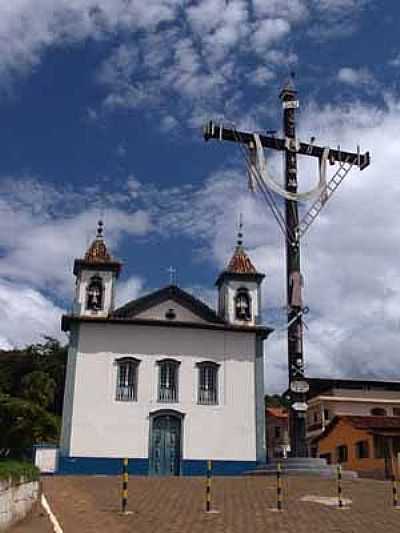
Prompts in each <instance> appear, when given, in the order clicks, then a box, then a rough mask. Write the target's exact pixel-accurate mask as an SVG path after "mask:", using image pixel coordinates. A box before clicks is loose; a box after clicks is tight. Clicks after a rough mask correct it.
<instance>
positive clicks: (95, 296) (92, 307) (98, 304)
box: [73, 220, 122, 317]
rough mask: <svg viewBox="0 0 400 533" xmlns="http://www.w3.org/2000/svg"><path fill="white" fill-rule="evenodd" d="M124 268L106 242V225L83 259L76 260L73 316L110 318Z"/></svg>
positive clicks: (98, 232) (100, 228) (100, 224)
mask: <svg viewBox="0 0 400 533" xmlns="http://www.w3.org/2000/svg"><path fill="white" fill-rule="evenodd" d="M121 267H122V264H121V263H120V262H118V261H115V260H114V259H113V258H112V257H111V255H110V254H109V252H108V250H107V246H106V244H105V242H104V239H103V222H102V221H101V220H99V222H98V226H97V235H96V238H95V240H94V241H93V242H92V244H91V245H90V246H89V248H88V250H87V252H86V254H85V257H84V258H83V259H75V262H74V274H75V276H76V292H75V298H74V308H73V314H74V315H75V316H76V315H78V316H92V317H106V316H108V314H109V313H110V312H111V311H112V310H113V308H114V293H115V283H116V280H117V278H118V276H119V273H120V271H121Z"/></svg>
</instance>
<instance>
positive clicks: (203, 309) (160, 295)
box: [111, 285, 224, 324]
mask: <svg viewBox="0 0 400 533" xmlns="http://www.w3.org/2000/svg"><path fill="white" fill-rule="evenodd" d="M167 300H174V301H175V302H177V303H178V304H180V305H182V306H183V307H185V308H186V309H188V310H189V311H191V312H192V313H194V314H195V315H197V316H199V317H200V318H202V319H203V320H205V321H207V322H213V323H219V324H223V323H224V321H223V320H222V319H221V318H220V317H219V316H218V315H217V313H216V312H215V311H214V309H211V307H209V306H208V305H206V304H205V303H203V302H202V301H201V300H199V299H198V298H196V297H194V296H192V295H191V294H189V293H188V292H186V291H184V290H182V289H180V288H179V287H177V286H176V285H168V286H167V287H164V288H163V289H160V290H158V291H155V292H152V293H150V294H147V295H145V296H142V297H141V298H137V299H136V300H132V301H131V302H128V303H127V304H125V305H123V306H122V307H120V308H118V309H116V310H115V311H114V312H113V313H112V314H111V317H112V318H134V317H135V316H136V315H138V314H139V313H142V312H143V311H146V310H147V309H150V308H151V307H154V306H156V305H159V304H161V303H162V302H165V301H167Z"/></svg>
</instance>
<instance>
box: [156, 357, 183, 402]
mask: <svg viewBox="0 0 400 533" xmlns="http://www.w3.org/2000/svg"><path fill="white" fill-rule="evenodd" d="M157 364H158V367H159V368H158V401H159V402H177V401H178V369H179V365H180V362H179V361H176V360H175V359H163V360H162V361H158V362H157Z"/></svg>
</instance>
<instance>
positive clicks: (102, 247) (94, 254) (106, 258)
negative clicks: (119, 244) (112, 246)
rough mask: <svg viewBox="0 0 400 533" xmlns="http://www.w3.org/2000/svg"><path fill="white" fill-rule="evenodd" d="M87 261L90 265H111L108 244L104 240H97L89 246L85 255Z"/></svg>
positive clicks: (97, 238)
mask: <svg viewBox="0 0 400 533" xmlns="http://www.w3.org/2000/svg"><path fill="white" fill-rule="evenodd" d="M85 261H87V262H88V263H109V262H110V261H112V257H111V255H110V254H109V253H108V250H107V246H106V243H105V242H104V241H103V239H102V238H99V237H96V239H95V240H94V241H93V242H92V244H91V245H90V246H89V249H88V250H87V252H86V253H85Z"/></svg>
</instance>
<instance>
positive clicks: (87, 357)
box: [58, 226, 271, 475]
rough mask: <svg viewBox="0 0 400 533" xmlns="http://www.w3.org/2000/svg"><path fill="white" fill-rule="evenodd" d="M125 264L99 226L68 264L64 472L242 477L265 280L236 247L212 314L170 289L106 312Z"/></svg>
mask: <svg viewBox="0 0 400 533" xmlns="http://www.w3.org/2000/svg"><path fill="white" fill-rule="evenodd" d="M120 270H121V264H120V263H119V262H117V261H115V260H113V258H112V257H111V256H110V254H109V252H108V250H107V247H106V245H105V242H104V239H103V237H102V227H101V226H99V230H98V234H97V237H96V239H95V240H94V241H93V243H92V244H91V246H90V247H89V250H88V251H87V252H86V254H85V257H84V259H78V260H76V261H75V264H74V274H75V276H76V294H75V301H74V306H73V311H72V312H71V313H70V314H68V315H64V316H63V318H62V329H63V330H64V331H67V332H69V335H70V344H69V351H68V363H67V374H66V385H65V394H64V408H63V418H62V431H61V442H60V458H59V468H58V470H59V472H60V473H87V474H90V473H93V474H113V473H114V474H115V473H118V472H120V470H121V459H122V458H125V457H127V458H129V460H130V461H129V465H130V466H129V470H130V471H131V472H132V473H136V474H141V475H143V474H145V475H146V474H149V475H196V474H204V472H205V468H206V463H207V460H208V459H211V460H212V461H213V469H214V472H215V473H216V474H221V475H224V474H226V475H229V474H240V473H242V472H245V471H247V470H251V469H253V468H255V466H256V465H257V464H259V463H264V462H265V458H266V444H265V415H264V364H263V354H264V348H263V344H264V340H265V339H266V338H267V336H268V334H269V333H270V332H271V330H270V329H269V328H266V327H263V326H262V325H261V324H260V316H261V307H260V306H261V283H262V280H263V278H264V275H263V274H261V273H259V272H257V271H256V269H255V267H254V266H253V264H252V262H251V260H250V259H249V257H248V255H247V254H246V252H245V251H244V249H243V246H242V243H241V241H238V245H237V246H236V249H235V251H234V254H233V256H232V259H231V260H230V262H229V264H228V266H227V268H226V269H225V270H224V271H223V272H222V273H221V274H220V276H219V277H218V280H217V282H216V285H217V288H218V292H219V298H218V309H217V310H216V311H215V310H213V309H211V308H210V307H209V306H207V305H205V304H204V303H202V302H201V301H200V300H198V299H197V298H195V297H194V296H192V295H190V294H189V293H188V292H186V291H184V290H182V289H180V288H179V287H178V286H176V285H175V284H172V285H168V286H166V287H164V288H162V289H160V290H158V291H155V292H153V293H151V294H148V295H146V296H143V297H141V298H138V299H136V300H133V301H131V302H128V303H127V304H126V305H123V306H122V307H120V308H117V309H115V308H114V296H115V294H114V293H115V285H116V280H117V278H118V275H119V273H120Z"/></svg>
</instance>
